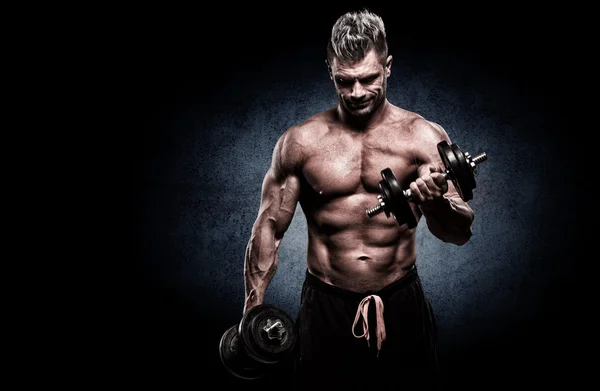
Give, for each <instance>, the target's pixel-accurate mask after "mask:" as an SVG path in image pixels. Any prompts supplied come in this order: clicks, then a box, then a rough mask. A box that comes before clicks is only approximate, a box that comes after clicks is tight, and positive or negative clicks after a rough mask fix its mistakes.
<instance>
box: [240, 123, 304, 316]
mask: <svg viewBox="0 0 600 391" xmlns="http://www.w3.org/2000/svg"><path fill="white" fill-rule="evenodd" d="M290 138H291V135H290V132H289V131H288V132H286V133H284V134H283V135H282V137H281V138H280V139H279V140H278V141H277V144H276V145H275V148H274V150H273V155H272V160H271V165H270V167H269V170H268V171H267V173H266V175H265V177H264V179H263V184H262V191H261V201H260V207H259V211H258V216H257V218H256V221H255V222H254V225H253V226H252V232H251V235H250V240H249V241H248V245H247V247H246V254H245V259H244V287H245V299H244V310H243V313H246V311H248V310H249V309H250V308H252V307H254V306H256V305H259V304H262V303H263V300H264V296H265V292H266V290H267V286H268V285H269V283H270V282H271V279H272V278H273V276H274V275H275V272H276V270H277V265H278V262H279V258H278V250H279V245H280V244H281V240H282V239H283V235H284V233H285V232H286V231H287V229H288V227H289V225H290V223H291V222H292V218H293V217H294V212H295V210H296V205H297V202H298V198H299V195H300V180H299V178H298V174H297V158H296V156H297V153H296V151H294V150H293V149H294V143H292V142H291V141H290Z"/></svg>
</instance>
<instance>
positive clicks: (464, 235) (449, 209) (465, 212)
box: [421, 197, 474, 245]
mask: <svg viewBox="0 0 600 391" xmlns="http://www.w3.org/2000/svg"><path fill="white" fill-rule="evenodd" d="M421 211H422V212H423V215H424V216H425V219H426V221H427V226H428V227H429V230H430V231H431V233H432V234H433V235H435V236H436V237H437V238H439V239H440V240H442V241H444V242H449V243H454V244H457V245H463V244H465V243H466V242H467V241H468V240H469V239H470V238H471V236H472V234H473V231H472V230H471V226H472V223H473V218H474V214H473V211H472V209H471V208H470V207H469V206H468V205H467V204H466V202H464V201H463V200H462V199H460V200H459V199H455V198H446V197H443V198H442V199H439V200H435V201H430V202H427V203H424V204H422V205H421Z"/></svg>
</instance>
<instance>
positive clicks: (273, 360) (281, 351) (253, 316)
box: [219, 304, 298, 380]
mask: <svg viewBox="0 0 600 391" xmlns="http://www.w3.org/2000/svg"><path fill="white" fill-rule="evenodd" d="M297 340H298V334H297V330H296V327H295V324H294V321H293V319H292V318H291V317H290V316H289V315H288V314H287V313H286V312H285V311H283V310H282V309H280V308H277V307H275V306H273V305H267V304H261V305H257V306H255V307H252V308H251V309H250V310H248V311H247V312H246V313H245V314H244V316H242V320H241V321H240V323H238V324H236V325H233V326H231V327H230V328H228V329H227V330H226V331H225V333H224V334H223V336H222V337H221V340H220V342H219V356H220V357H221V362H222V363H223V365H224V366H225V368H227V370H228V371H229V372H230V373H231V374H233V375H234V376H236V377H238V378H241V379H245V380H253V379H259V378H261V377H263V376H264V375H265V374H267V373H268V372H269V371H270V370H272V369H273V368H274V366H275V365H277V364H279V363H282V362H283V361H284V360H285V359H286V358H288V357H290V356H291V355H292V353H293V351H294V349H295V346H296V342H297Z"/></svg>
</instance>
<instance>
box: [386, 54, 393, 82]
mask: <svg viewBox="0 0 600 391" xmlns="http://www.w3.org/2000/svg"><path fill="white" fill-rule="evenodd" d="M391 74H392V56H391V55H390V56H388V58H387V59H386V60H385V75H386V77H390V75H391Z"/></svg>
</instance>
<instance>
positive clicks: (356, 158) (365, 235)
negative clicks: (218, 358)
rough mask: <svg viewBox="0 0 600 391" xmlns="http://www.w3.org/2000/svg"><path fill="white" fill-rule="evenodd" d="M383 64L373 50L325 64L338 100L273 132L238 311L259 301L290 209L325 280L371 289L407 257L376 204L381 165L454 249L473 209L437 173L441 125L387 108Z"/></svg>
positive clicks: (400, 270) (396, 228) (410, 249)
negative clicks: (298, 214)
mask: <svg viewBox="0 0 600 391" xmlns="http://www.w3.org/2000/svg"><path fill="white" fill-rule="evenodd" d="M391 62H392V57H391V56H388V58H387V60H386V61H385V65H382V63H381V61H380V59H379V58H378V57H377V55H376V53H375V52H374V51H371V52H369V53H368V54H367V55H366V56H365V58H364V59H363V60H361V61H358V62H356V63H351V64H347V63H346V64H343V63H340V62H339V61H338V60H337V59H335V60H334V61H333V63H332V64H328V69H329V73H330V77H331V79H332V80H333V81H334V84H335V87H336V91H337V93H338V105H337V106H336V107H334V108H332V109H330V110H327V111H325V112H322V113H319V114H316V115H314V116H312V117H311V118H309V119H307V120H306V121H305V122H303V123H302V124H299V125H297V126H294V127H292V128H290V129H288V130H287V131H285V132H284V133H283V135H282V136H281V137H280V139H279V140H278V141H277V143H276V146H275V148H274V151H273V155H272V161H271V165H270V167H269V169H268V172H267V173H266V175H265V178H264V181H263V185H262V194H261V203H260V207H259V211H258V216H257V218H256V221H255V222H254V225H253V227H252V233H251V237H250V240H249V242H248V246H247V249H246V254H245V264H244V282H245V288H246V297H245V302H244V312H246V311H247V310H249V309H250V308H252V307H254V306H255V305H258V304H261V303H262V302H263V299H264V295H265V291H266V289H267V286H268V284H269V282H270V281H271V279H272V278H273V275H274V274H275V272H276V270H277V265H278V249H279V245H280V244H281V240H282V238H283V236H284V234H285V232H286V230H287V229H288V227H289V225H290V223H291V221H292V218H293V216H294V212H295V210H296V207H297V205H298V204H299V205H300V206H301V208H302V210H303V212H304V214H305V216H306V219H307V227H308V248H307V267H308V270H309V272H310V273H312V274H313V275H315V276H316V277H318V278H320V279H321V280H323V281H324V282H326V283H328V284H332V285H335V286H338V287H340V288H343V289H347V290H351V291H356V292H368V291H377V290H379V289H381V288H383V287H385V286H386V285H389V284H390V283H392V282H394V281H396V280H398V279H399V278H402V277H403V276H404V275H405V274H406V272H407V271H408V270H410V269H411V268H412V267H413V265H414V264H415V262H416V259H417V256H416V248H415V247H416V246H415V232H416V229H414V228H413V229H408V228H407V226H406V225H399V224H398V222H397V221H396V220H395V219H394V218H393V217H391V216H390V217H389V218H388V217H387V216H386V215H385V213H381V214H379V215H377V216H374V217H371V218H369V217H368V216H367V214H366V213H365V211H366V210H367V209H368V208H370V207H372V206H374V205H376V204H377V195H378V194H380V193H379V192H380V189H379V186H378V183H379V181H380V180H381V170H382V169H384V168H386V167H389V168H391V169H392V171H393V172H394V175H395V176H396V178H397V179H398V181H399V182H400V183H401V184H402V186H403V188H407V186H408V185H409V184H410V189H411V191H412V193H413V196H414V197H415V200H414V201H413V202H412V203H411V207H412V208H413V211H414V212H415V214H416V216H417V218H418V219H420V218H421V217H424V218H425V219H426V223H427V226H428V228H429V230H430V231H431V232H432V234H433V235H435V236H436V237H437V238H439V239H440V240H443V241H445V242H449V243H454V244H457V245H462V244H464V243H466V242H467V241H468V240H469V238H470V237H471V234H472V231H471V224H472V221H473V217H474V216H473V211H472V210H471V208H470V207H469V205H468V204H467V203H466V202H464V201H463V200H462V199H461V198H460V197H459V194H458V192H457V191H456V189H455V188H454V186H453V184H452V182H451V181H446V179H444V178H443V176H442V175H441V172H442V171H443V169H444V166H443V163H442V161H441V159H440V156H439V153H438V151H437V143H438V142H439V141H441V140H446V141H448V142H450V139H449V137H448V135H447V133H446V132H445V130H444V129H443V128H442V127H441V126H439V125H438V124H435V123H433V122H430V121H427V120H425V119H424V118H423V117H422V116H420V115H418V114H415V113H412V112H409V111H407V110H404V109H402V108H400V107H397V106H395V105H393V104H391V103H390V102H389V101H388V100H387V98H386V91H385V90H386V79H387V77H388V76H389V75H390V68H391Z"/></svg>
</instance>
